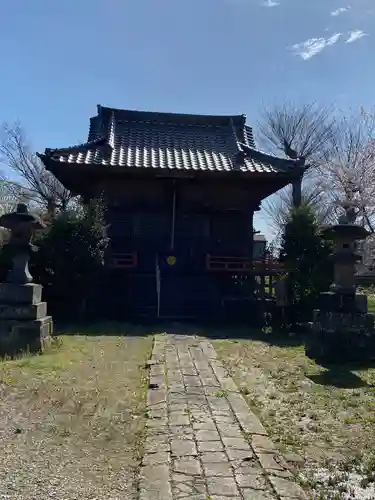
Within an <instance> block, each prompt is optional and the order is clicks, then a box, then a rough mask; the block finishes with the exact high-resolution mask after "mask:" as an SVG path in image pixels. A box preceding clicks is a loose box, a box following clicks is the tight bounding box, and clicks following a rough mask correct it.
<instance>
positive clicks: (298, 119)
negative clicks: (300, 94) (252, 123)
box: [258, 102, 336, 167]
mask: <svg viewBox="0 0 375 500" xmlns="http://www.w3.org/2000/svg"><path fill="white" fill-rule="evenodd" d="M335 125H336V121H335V115H334V109H333V107H332V106H329V107H323V106H319V105H318V104H317V103H316V102H313V103H311V104H305V105H302V106H298V105H295V104H293V103H286V104H284V105H281V106H274V107H272V108H269V109H265V110H264V112H263V116H262V118H261V120H260V123H259V125H258V130H259V134H260V136H259V139H260V144H261V146H262V147H265V148H266V149H268V150H270V151H271V152H273V153H275V154H280V152H281V153H283V154H284V155H285V156H287V157H289V158H292V157H293V152H295V153H296V156H297V157H298V158H305V159H306V161H307V162H308V164H309V165H310V166H311V167H314V166H316V165H319V163H320V159H321V158H322V155H324V153H325V154H327V149H329V148H330V146H331V143H332V137H333V136H334V135H335V129H336V127H335Z"/></svg>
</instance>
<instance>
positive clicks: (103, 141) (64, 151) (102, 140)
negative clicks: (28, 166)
mask: <svg viewBox="0 0 375 500" xmlns="http://www.w3.org/2000/svg"><path fill="white" fill-rule="evenodd" d="M101 146H108V143H107V138H106V137H104V136H102V137H98V138H97V139H94V140H93V141H88V142H84V143H82V144H77V145H75V146H69V147H67V148H56V149H50V148H47V149H46V150H45V151H44V155H43V156H46V157H49V158H52V157H53V156H55V157H56V156H65V155H70V154H75V153H80V152H84V151H88V150H89V149H94V148H99V147H101ZM38 156H39V157H41V156H42V155H40V154H38Z"/></svg>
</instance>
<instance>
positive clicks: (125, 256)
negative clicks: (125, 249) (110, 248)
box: [110, 252, 138, 269]
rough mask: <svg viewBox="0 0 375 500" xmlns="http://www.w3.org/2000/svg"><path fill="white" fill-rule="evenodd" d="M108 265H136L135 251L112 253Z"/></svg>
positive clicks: (119, 267) (122, 267) (129, 266)
mask: <svg viewBox="0 0 375 500" xmlns="http://www.w3.org/2000/svg"><path fill="white" fill-rule="evenodd" d="M111 257H112V258H111V264H110V266H111V267H113V268H115V269H134V268H136V267H137V260H138V259H137V253H136V252H133V253H113V254H112V256H111Z"/></svg>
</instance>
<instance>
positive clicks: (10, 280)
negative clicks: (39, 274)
mask: <svg viewBox="0 0 375 500" xmlns="http://www.w3.org/2000/svg"><path fill="white" fill-rule="evenodd" d="M0 226H2V227H4V228H6V229H9V231H10V239H9V242H8V244H7V245H5V246H4V248H3V249H2V251H6V252H7V253H8V255H9V257H10V260H11V269H10V270H9V272H8V275H7V277H6V279H5V282H4V283H0V354H3V355H4V354H9V355H12V354H15V353H17V352H20V351H24V350H30V351H38V350H43V348H44V347H45V346H46V345H47V344H48V343H49V341H50V335H51V333H52V329H53V327H52V318H51V317H50V316H47V304H46V303H45V302H42V286H41V285H38V284H36V283H33V278H32V276H31V274H30V271H29V259H30V256H31V253H32V252H33V251H35V250H36V248H35V247H34V246H33V245H32V243H31V238H32V236H33V234H34V231H36V230H38V229H41V228H43V227H44V225H43V224H42V223H41V221H40V220H39V218H38V217H36V216H35V215H32V214H30V213H29V212H28V209H27V206H26V205H25V204H24V203H20V204H18V205H17V209H16V211H15V212H12V213H8V214H4V215H2V216H1V217H0Z"/></svg>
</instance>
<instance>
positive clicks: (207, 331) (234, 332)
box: [55, 321, 304, 347]
mask: <svg viewBox="0 0 375 500" xmlns="http://www.w3.org/2000/svg"><path fill="white" fill-rule="evenodd" d="M55 332H56V334H57V335H87V336H105V335H108V336H131V337H137V336H141V337H144V336H148V335H156V334H160V333H169V334H174V335H194V334H197V335H200V336H204V337H207V338H209V339H212V340H216V339H217V340H225V339H228V340H254V341H262V342H266V343H268V344H270V345H274V346H278V347H294V346H299V345H302V344H303V342H304V337H303V335H302V334H292V333H288V332H285V333H280V332H277V333H267V332H265V331H263V330H262V329H260V328H258V329H256V328H250V327H246V326H237V325H231V324H223V323H220V324H216V323H199V324H194V323H189V322H179V321H153V322H144V323H130V322H129V323H128V322H120V321H107V322H104V321H98V322H94V323H83V322H82V323H74V324H73V323H71V324H61V323H60V324H59V323H57V324H56V326H55Z"/></svg>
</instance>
